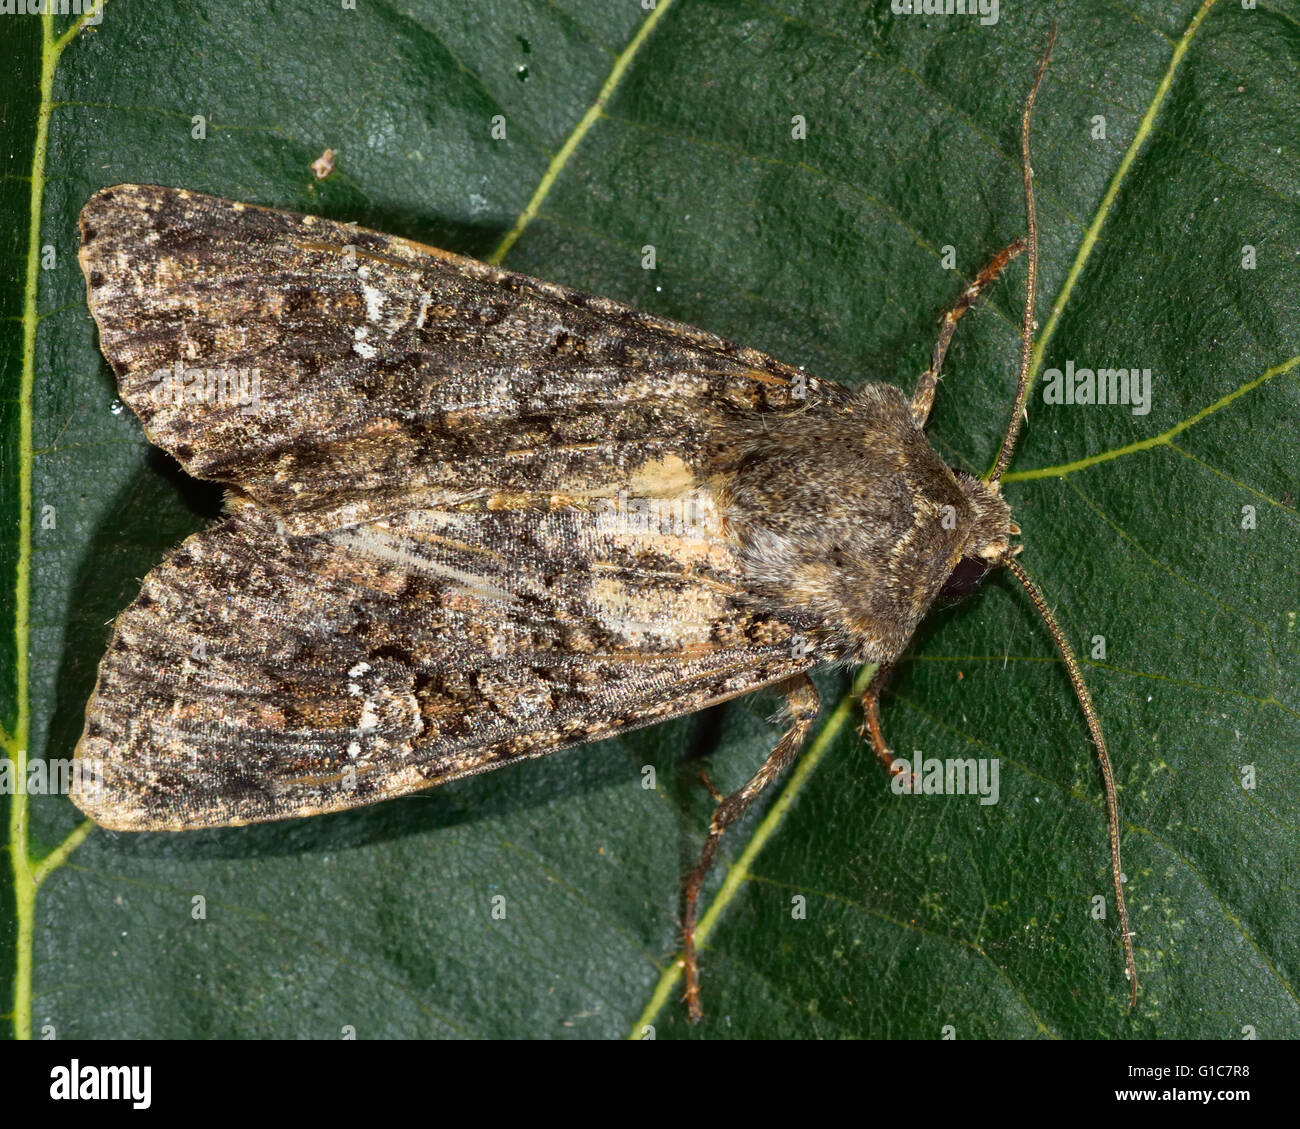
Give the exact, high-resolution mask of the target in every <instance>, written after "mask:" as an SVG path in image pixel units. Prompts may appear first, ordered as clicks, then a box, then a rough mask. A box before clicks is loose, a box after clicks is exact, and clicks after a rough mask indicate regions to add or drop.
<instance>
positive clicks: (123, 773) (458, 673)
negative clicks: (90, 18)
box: [72, 46, 1136, 1019]
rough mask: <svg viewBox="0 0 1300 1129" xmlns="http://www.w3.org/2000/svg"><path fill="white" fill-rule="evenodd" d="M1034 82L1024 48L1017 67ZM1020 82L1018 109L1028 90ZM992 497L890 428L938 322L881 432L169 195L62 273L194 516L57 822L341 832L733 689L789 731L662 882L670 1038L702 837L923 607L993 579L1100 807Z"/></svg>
mask: <svg viewBox="0 0 1300 1129" xmlns="http://www.w3.org/2000/svg"><path fill="white" fill-rule="evenodd" d="M1049 51H1050V46H1049ZM1046 60H1047V55H1044V58H1043V62H1042V64H1040V67H1039V71H1038V75H1037V77H1036V79H1035V83H1034V91H1036V90H1037V87H1038V82H1039V81H1041V78H1042V74H1043V69H1044V68H1045V66H1046ZM1032 104H1033V94H1032V93H1031V95H1030V99H1029V101H1028V103H1027V105H1026V110H1025V115H1024V118H1023V123H1022V152H1023V155H1024V164H1025V169H1026V172H1025V183H1026V205H1027V208H1028V209H1029V213H1030V222H1029V238H1028V241H1027V244H1026V245H1025V246H1027V249H1028V252H1029V261H1030V267H1031V269H1030V279H1031V282H1030V286H1029V293H1028V298H1027V302H1026V314H1025V322H1024V328H1023V330H1022V349H1021V370H1020V385H1019V390H1018V395H1017V406H1016V409H1015V411H1014V412H1013V422H1012V425H1011V426H1010V427H1009V428H1008V436H1007V439H1006V440H1005V441H1004V444H1003V455H1004V456H1005V457H1000V458H999V462H998V465H997V467H996V468H995V473H994V474H993V475H991V476H990V479H989V480H988V481H981V480H979V479H976V478H974V477H973V476H971V475H968V474H965V473H964V472H960V471H954V470H952V469H951V468H949V467H948V466H946V465H945V464H944V462H943V461H942V460H941V459H940V458H939V457H938V456H937V455H936V454H935V452H934V450H933V449H932V448H931V447H930V445H929V443H928V441H927V440H926V438H925V436H924V433H923V431H922V425H923V424H924V423H925V421H926V419H927V418H928V416H929V412H930V407H931V404H932V403H933V399H934V394H935V389H936V388H937V383H938V377H939V370H940V367H941V365H942V362H943V358H944V352H945V351H946V349H947V344H948V341H949V340H950V339H951V336H952V332H953V330H954V328H955V326H956V323H957V321H958V320H959V319H960V317H961V316H962V314H963V313H964V312H965V310H966V309H967V308H969V306H970V305H971V303H972V302H974V301H975V299H976V298H977V297H978V295H979V293H980V292H981V291H982V290H983V289H984V288H986V287H987V286H989V285H991V284H992V282H993V281H994V279H996V277H997V276H998V275H999V273H1000V272H1001V271H1002V270H1003V268H1004V267H1005V266H1006V265H1007V264H1008V263H1009V262H1010V261H1011V260H1012V259H1013V258H1014V257H1015V256H1016V255H1017V254H1019V253H1020V251H1021V249H1022V244H1021V243H1020V242H1019V241H1017V242H1016V243H1013V244H1012V245H1011V246H1009V247H1008V248H1006V249H1005V250H1004V251H1003V252H1002V253H1001V254H1000V255H999V256H997V257H996V258H995V259H994V261H993V262H992V263H991V264H990V265H989V267H987V268H986V269H985V270H984V271H982V272H981V273H980V274H979V275H977V276H976V278H975V280H974V281H973V282H972V283H971V285H970V286H969V287H968V288H967V290H966V291H965V293H964V294H963V295H962V296H961V297H960V298H959V300H958V302H957V303H956V304H955V305H954V307H953V308H952V310H950V311H949V312H948V313H947V314H945V316H944V319H943V323H942V326H941V328H940V334H939V341H938V343H937V344H936V347H935V351H934V354H933V357H932V359H931V364H930V368H929V369H927V371H926V373H925V374H923V376H922V377H921V379H920V380H919V381H918V385H917V389H916V391H915V393H914V395H913V397H912V398H911V400H909V399H908V398H907V397H906V396H905V395H904V394H903V393H902V392H901V391H900V390H899V389H897V388H895V387H893V386H891V385H886V384H867V385H865V386H863V387H862V388H860V389H858V390H856V391H853V390H850V389H848V388H845V387H843V386H841V385H839V384H836V383H833V382H831V381H826V380H822V379H819V378H817V377H814V376H809V375H808V374H806V373H804V372H803V371H801V370H799V369H795V368H793V367H791V366H789V365H784V364H782V363H781V362H779V361H776V360H773V359H772V358H771V357H768V356H766V355H764V354H762V353H759V352H757V351H756V350H753V349H748V348H745V347H743V346H740V345H736V344H734V343H732V342H729V341H725V340H723V339H721V338H718V337H715V336H714V335H712V334H710V333H706V332H704V331H701V330H698V329H693V328H691V327H689V326H685V325H681V324H679V323H675V322H670V321H667V320H665V319H662V318H658V317H655V316H653V315H651V314H646V313H642V312H639V311H636V310H633V309H630V308H628V307H626V306H623V305H620V304H619V303H617V302H613V301H610V300H608V299H603V298H597V297H593V296H591V295H587V294H582V293H579V292H577V291H574V290H570V289H567V288H565V287H561V286H556V285H554V284H551V283H547V282H542V281H539V280H537V279H531V278H526V277H524V276H522V275H517V274H512V273H510V272H508V271H504V270H501V269H499V268H497V267H494V266H491V265H489V264H485V263H479V262H475V261H473V260H470V259H465V258H462V257H460V256H457V255H454V254H450V253H448V252H446V251H440V250H438V249H436V248H431V247H425V246H422V245H419V244H415V243H411V242H408V241H406V240H403V239H398V238H395V237H392V236H387V235H383V234H380V233H377V232H370V231H365V230H363V229H360V228H357V227H353V226H351V225H347V224H341V223H336V222H333V221H330V220H325V219H321V218H319V217H312V216H297V215H291V214H289V213H286V212H279V211H274V210H270V209H266V208H259V207H255V206H252V205H247V204H240V203H233V202H231V201H229V200H222V199H218V198H215V197H211V196H205V195H202V194H199V193H194V192H189V191H186V190H182V189H170V188H160V187H152V186H145V185H119V186H117V187H114V188H107V189H103V190H101V191H100V192H98V193H96V194H95V196H94V197H92V198H91V200H90V201H89V202H88V203H87V204H86V206H85V208H84V209H83V210H82V214H81V231H82V247H81V252H80V261H81V265H82V269H83V271H84V273H85V276H86V282H87V294H88V300H89V305H90V308H91V312H92V314H93V315H94V317H95V320H96V323H97V325H98V328H99V334H100V340H101V344H102V346H103V349H104V352H105V355H106V356H107V357H108V359H109V361H110V363H111V364H112V367H113V369H114V371H115V373H116V375H117V378H118V385H119V390H120V395H121V398H122V399H123V401H124V402H125V403H127V404H128V405H129V406H130V407H131V408H132V410H133V411H134V412H135V413H136V414H137V415H138V416H139V417H140V419H141V421H142V424H143V426H144V429H145V433H146V435H147V436H148V438H149V439H150V440H151V441H152V442H154V443H155V444H157V445H158V446H160V447H162V448H164V449H166V450H167V451H168V452H170V453H171V454H172V455H173V456H175V457H176V458H177V459H178V460H179V461H180V462H181V464H182V466H183V467H184V468H185V469H186V471H187V472H189V473H190V474H192V475H194V476H195V477H199V478H207V479H210V480H213V481H217V482H221V483H224V484H225V485H226V486H227V487H228V488H229V494H228V499H227V501H228V505H227V514H226V516H225V517H224V518H223V519H222V520H221V521H220V522H218V523H217V524H215V525H213V526H212V527H211V528H208V529H205V530H203V531H201V532H199V533H196V534H194V535H193V536H192V537H190V538H189V539H187V540H186V541H185V542H184V543H183V544H182V545H181V546H180V547H179V548H178V549H177V550H176V551H175V552H174V553H172V554H171V555H169V556H168V557H167V558H166V559H165V560H164V561H163V562H162V563H161V564H160V565H159V566H158V567H156V568H155V569H154V570H152V571H151V572H150V573H149V575H148V576H147V577H146V578H145V579H144V581H143V583H142V587H141V591H140V594H139V596H138V597H137V598H136V600H135V601H134V602H133V603H132V604H131V605H130V606H129V607H128V608H127V609H126V610H125V611H124V612H122V614H121V615H120V616H118V618H117V620H116V621H115V623H114V626H113V631H112V638H111V640H110V643H109V647H108V651H107V654H106V655H105V657H104V660H103V661H102V663H101V664H100V668H99V672H98V677H97V679H96V685H95V690H94V693H93V695H92V697H91V700H90V702H89V704H88V705H87V709H86V725H85V729H84V731H83V733H82V737H81V740H80V741H79V742H78V746H77V756H78V758H79V759H80V761H81V763H82V765H83V767H84V766H86V765H91V766H95V767H96V768H97V770H98V771H97V772H78V773H77V774H76V775H75V776H74V784H73V791H72V796H73V799H74V801H75V802H76V803H77V804H78V805H79V806H80V807H81V808H82V809H83V810H84V811H86V812H87V814H89V815H91V816H92V817H93V818H94V819H96V820H97V821H98V822H100V823H101V824H102V825H104V826H106V827H109V828H113V829H119V830H185V829H189V828H196V827H213V826H235V825H239V824H244V823H252V822H262V821H268V820H277V819H288V818H293V817H298V816H306V815H315V814H319V813H322V812H330V811H343V810H348V809H352V808H357V807H361V806H363V805H366V804H370V803H374V802H376V801H379V800H383V799H387V798H391V797H395V796H402V795H407V794H409V793H412V792H414V791H417V790H419V789H421V788H427V787H430V786H433V785H437V784H441V783H444V782H446V781H450V780H456V779H459V778H462V777H466V776H472V775H474V774H476V773H480V772H485V771H488V770H490V769H494V768H497V767H500V766H501V765H504V764H508V763H513V762H514V761H518V760H522V759H526V758H529V757H538V756H544V755H547V754H549V753H552V752H555V751H558V750H560V749H565V748H569V747H571V746H574V745H580V744H584V743H587V742H591V741H596V740H599V739H601V738H605V737H611V736H614V735H617V734H620V733H623V732H626V731H627V730H628V729H631V728H635V727H637V726H641V725H649V724H653V723H655V722H658V721H662V720H666V719H668V718H671V717H676V716H680V715H682V714H685V713H690V712H694V711H696V710H699V709H702V708H705V707H707V706H709V705H712V704H715V703H718V702H723V701H727V700H729V699H731V698H734V697H737V696H738V695H741V694H746V693H749V692H751V691H753V690H757V689H760V688H763V687H775V688H777V689H779V690H780V691H781V692H782V693H783V694H784V696H785V699H786V703H787V716H788V728H787V730H786V732H785V733H784V735H783V736H782V737H781V739H780V740H779V741H778V742H777V743H776V745H775V747H774V748H773V750H772V752H771V754H770V755H769V756H768V758H767V759H766V760H765V761H764V762H763V765H762V766H761V767H760V768H759V770H758V771H757V772H756V773H755V774H754V775H753V777H752V778H751V779H750V780H749V781H748V782H747V783H746V784H745V785H744V787H742V788H741V789H739V790H738V791H736V792H734V793H732V794H731V795H729V796H725V797H723V796H721V795H719V794H718V793H717V790H716V789H714V788H712V787H711V786H710V791H711V794H713V795H714V796H715V799H717V801H718V803H717V807H716V810H715V811H714V814H713V817H712V820H711V821H710V825H709V830H708V833H707V836H706V838H705V842H704V845H703V848H702V850H701V853H700V857H699V860H698V862H697V863H696V865H695V867H694V868H693V869H692V870H691V872H690V874H689V875H688V877H687V879H686V882H685V887H684V914H683V923H682V924H683V958H682V960H683V966H684V969H685V979H686V995H687V1000H688V1009H689V1012H690V1016H691V1018H692V1019H698V1018H699V1016H700V1014H701V1004H700V992H699V983H700V981H699V968H698V961H697V953H696V927H697V915H698V910H699V897H700V891H701V888H702V885H703V882H704V879H705V876H706V875H707V874H708V872H709V869H710V867H711V865H712V863H713V861H714V858H715V856H716V853H717V850H718V845H719V842H720V840H721V837H722V835H723V834H724V833H725V831H726V829H727V827H728V826H730V825H731V824H733V823H734V822H735V821H736V820H737V819H739V818H740V816H741V815H743V814H744V812H745V811H746V810H747V809H748V808H749V807H750V806H751V805H752V803H753V802H754V800H755V799H756V798H757V797H758V796H759V795H760V794H761V793H762V791H763V790H764V788H765V787H766V786H767V785H768V784H769V783H771V781H772V780H774V779H775V778H776V777H778V776H779V775H780V774H781V773H782V771H783V770H784V769H785V768H786V767H787V766H788V765H789V764H790V763H791V762H792V761H793V760H794V759H795V758H796V757H797V755H798V751H799V748H800V747H801V745H802V744H803V741H804V739H805V737H806V735H807V733H808V730H809V728H810V727H811V725H812V723H813V721H814V719H815V718H816V716H817V709H818V700H817V692H816V689H815V688H814V686H813V683H812V682H811V680H810V679H809V678H808V674H807V672H808V671H809V670H811V669H812V668H814V667H817V666H819V665H822V664H826V663H834V664H839V665H854V664H858V663H862V662H867V663H873V664H876V666H877V667H878V671H877V674H878V678H876V679H873V680H872V682H871V683H870V684H869V685H868V687H867V690H866V692H865V694H864V695H863V706H864V713H865V718H866V728H867V732H868V734H869V736H870V738H871V743H872V745H873V747H874V748H875V750H876V753H877V755H878V756H879V758H880V759H881V761H882V763H883V764H885V765H886V766H888V767H890V768H891V771H892V770H893V767H894V766H893V762H892V759H891V754H890V752H889V749H888V746H887V744H886V742H885V738H884V734H883V732H882V730H881V726H880V720H879V709H878V699H879V692H880V685H881V683H882V682H883V680H884V678H885V677H886V676H887V672H888V670H889V668H890V667H891V665H892V664H894V663H895V662H896V661H897V660H898V658H899V657H900V655H901V654H902V653H903V650H904V648H905V647H906V646H907V643H908V641H909V639H910V638H911V636H912V634H913V632H914V630H915V628H916V626H917V624H918V623H919V622H920V620H921V618H922V616H923V615H924V614H925V612H926V610H927V609H928V608H929V606H930V604H931V603H932V602H933V600H934V599H935V598H936V597H937V596H938V595H939V594H940V593H941V591H943V590H944V589H945V586H947V585H948V584H949V583H950V582H953V581H955V580H956V579H958V578H959V577H961V576H964V575H965V574H966V573H967V572H969V571H970V570H972V569H973V570H974V571H975V572H977V573H980V572H983V571H984V570H987V569H988V568H991V567H994V566H996V565H999V564H1005V565H1007V566H1008V568H1009V569H1010V570H1011V571H1012V573H1013V574H1014V575H1015V576H1016V577H1017V579H1018V580H1020V582H1021V583H1022V585H1024V587H1025V591H1026V592H1027V593H1028V594H1029V598H1030V600H1031V602H1033V603H1034V605H1035V607H1036V608H1037V609H1038V610H1039V611H1040V613H1042V614H1043V617H1044V619H1045V621H1046V622H1047V623H1048V626H1049V629H1050V630H1051V631H1052V634H1053V638H1054V639H1055V641H1056V643H1057V646H1058V648H1059V649H1060V651H1061V654H1062V657H1063V660H1064V662H1065V664H1066V667H1067V669H1068V671H1069V673H1070V677H1071V679H1072V681H1073V682H1074V684H1075V690H1076V693H1077V694H1078V696H1079V699H1080V702H1081V703H1082V705H1083V709H1084V713H1085V716H1086V717H1087V720H1088V724H1089V728H1090V731H1091V733H1092V736H1093V739H1094V742H1095V743H1096V744H1097V747H1098V753H1099V756H1100V757H1101V762H1102V766H1103V777H1104V780H1105V782H1106V795H1107V804H1108V809H1109V816H1110V842H1111V851H1112V863H1113V870H1114V871H1115V880H1116V895H1117V898H1119V902H1120V920H1121V928H1122V931H1123V934H1124V944H1125V951H1126V959H1127V964H1128V968H1129V972H1130V975H1131V976H1132V979H1133V985H1134V989H1133V990H1134V992H1135V991H1136V975H1135V973H1134V965H1133V959H1132V948H1131V942H1130V940H1129V930H1128V919H1127V912H1126V910H1125V908H1124V905H1123V894H1122V891H1121V889H1120V886H1119V836H1118V818H1117V815H1116V799H1115V790H1114V782H1113V776H1112V773H1111V771H1110V765H1109V760H1108V758H1107V755H1106V750H1105V745H1104V742H1103V739H1102V736H1101V730H1100V726H1099V723H1098V722H1097V719H1096V714H1095V711H1094V710H1093V709H1092V706H1091V701H1090V699H1089V698H1088V696H1087V690H1086V687H1084V686H1083V684H1082V679H1081V677H1080V675H1079V670H1078V664H1077V662H1075V660H1074V657H1073V655H1072V653H1071V652H1070V650H1069V647H1068V644H1067V643H1066V642H1065V640H1064V637H1063V636H1062V635H1061V633H1060V630H1059V628H1058V627H1057V626H1056V625H1055V622H1054V620H1053V619H1052V618H1051V615H1050V612H1049V611H1048V610H1047V608H1046V605H1045V604H1044V603H1043V601H1042V597H1041V594H1040V593H1038V591H1037V588H1036V587H1035V586H1034V585H1033V583H1032V581H1030V580H1029V578H1028V576H1027V575H1025V574H1024V571H1023V569H1021V568H1020V567H1019V565H1018V564H1017V562H1016V561H1015V559H1014V557H1015V554H1016V553H1017V552H1018V551H1019V547H1018V546H1016V547H1013V546H1012V545H1011V542H1010V538H1011V537H1012V536H1014V535H1016V534H1018V533H1019V532H1020V531H1019V528H1018V527H1017V526H1016V524H1015V523H1014V522H1013V521H1012V520H1011V516H1010V510H1009V508H1008V506H1007V504H1006V503H1005V502H1004V501H1003V500H1002V497H1001V494H1000V490H999V486H998V480H999V477H1000V475H1001V471H1002V469H1003V467H1004V466H1005V462H1006V459H1008V458H1009V457H1010V450H1011V449H1012V448H1013V447H1014V438H1015V433H1016V431H1017V428H1018V424H1017V423H1016V420H1017V419H1018V417H1019V416H1020V414H1021V411H1022V409H1023V400H1024V393H1025V390H1026V386H1027V379H1028V373H1029V358H1030V355H1031V351H1032V341H1031V340H1030V339H1029V338H1030V336H1031V334H1032V321H1033V309H1032V307H1033V279H1034V278H1035V276H1036V263H1037V244H1036V225H1035V221H1034V217H1033V195H1032V177H1031V174H1030V173H1029V164H1028V125H1029V116H1030V115H1029V111H1030V109H1031V108H1032Z"/></svg>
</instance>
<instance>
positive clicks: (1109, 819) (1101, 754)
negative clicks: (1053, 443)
mask: <svg viewBox="0 0 1300 1129" xmlns="http://www.w3.org/2000/svg"><path fill="white" fill-rule="evenodd" d="M1001 563H1002V564H1004V565H1005V566H1006V567H1007V568H1008V569H1009V570H1010V572H1011V575H1012V576H1014V577H1015V578H1016V579H1017V580H1018V581H1019V582H1020V586H1021V587H1022V588H1023V589H1024V590H1025V595H1027V596H1028V597H1029V599H1030V602H1032V603H1033V605H1034V607H1035V609H1036V610H1037V611H1038V614H1039V615H1040V616H1042V619H1043V622H1044V623H1045V624H1046V625H1047V630H1048V631H1049V632H1050V633H1051V636H1052V641H1053V642H1054V643H1055V644H1056V649H1057V650H1058V651H1060V652H1061V658H1062V659H1063V660H1064V662H1065V669H1066V671H1067V672H1068V673H1069V675H1070V682H1071V684H1072V685H1073V686H1074V696H1075V697H1076V698H1078V699H1079V707H1080V709H1082V710H1083V716H1084V717H1085V718H1086V719H1087V722H1088V732H1089V733H1090V734H1091V735H1092V743H1093V744H1094V745H1096V746H1097V760H1098V761H1099V762H1100V764H1101V778H1102V781H1103V783H1104V785H1105V788H1106V824H1107V830H1108V831H1109V833H1110V873H1111V878H1112V879H1113V880H1114V883H1115V905H1116V907H1117V908H1118V910H1119V928H1120V936H1121V937H1122V938H1123V941H1124V966H1125V969H1126V971H1127V973H1128V981H1129V1001H1128V1006H1129V1007H1132V1006H1133V1005H1134V1004H1136V1003H1137V993H1138V979H1137V965H1136V963H1135V962H1134V960H1133V934H1132V933H1131V932H1130V931H1129V927H1128V907H1127V906H1126V905H1125V902H1124V878H1123V871H1122V870H1121V869H1120V863H1119V800H1118V798H1117V796H1116V793H1115V774H1114V772H1113V771H1112V770H1111V767H1110V754H1109V753H1108V752H1107V751H1106V738H1105V737H1103V736H1102V733H1101V721H1100V720H1099V719H1098V717H1097V711H1096V710H1095V709H1094V708H1093V705H1092V695H1091V694H1089V693H1088V686H1087V683H1085V682H1084V680H1083V674H1082V672H1081V671H1080V670H1079V663H1078V660H1077V659H1076V658H1075V657H1074V651H1072V650H1071V649H1070V644H1069V643H1068V642H1067V641H1066V638H1065V635H1064V634H1063V633H1062V632H1061V628H1060V626H1059V625H1058V624H1057V622H1056V617H1055V616H1053V615H1052V613H1051V610H1050V609H1049V608H1048V606H1047V601H1046V600H1045V599H1043V593H1042V592H1041V591H1040V590H1039V588H1038V585H1036V584H1035V583H1034V582H1033V581H1032V580H1030V579H1029V574H1028V573H1027V572H1025V570H1024V569H1023V568H1021V567H1020V563H1019V562H1018V561H1017V560H1016V558H1015V557H1014V556H1010V555H1008V556H1006V557H1003V558H1002V562H1001Z"/></svg>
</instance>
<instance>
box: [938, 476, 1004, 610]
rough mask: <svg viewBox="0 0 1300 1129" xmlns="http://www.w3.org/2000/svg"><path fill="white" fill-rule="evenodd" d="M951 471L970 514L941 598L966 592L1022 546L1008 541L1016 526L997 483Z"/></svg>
mask: <svg viewBox="0 0 1300 1129" xmlns="http://www.w3.org/2000/svg"><path fill="white" fill-rule="evenodd" d="M953 475H954V476H955V477H956V479H957V484H958V486H960V487H961V491H962V493H963V494H964V495H965V496H966V500H967V501H968V502H969V503H970V507H971V513H972V517H971V520H970V525H969V527H968V529H969V533H968V536H967V539H966V544H965V545H964V546H963V547H962V552H961V559H960V560H958V562H957V563H956V565H955V566H954V567H953V570H952V572H951V573H950V574H949V575H948V579H947V580H946V581H944V585H943V587H942V588H941V589H940V590H939V597H938V598H939V599H940V600H943V601H948V600H959V599H961V598H962V597H964V596H969V595H970V594H971V592H973V591H974V590H975V588H976V586H977V585H978V584H979V582H980V581H981V580H982V579H983V578H984V574H985V573H987V572H988V571H989V569H991V568H994V567H995V566H997V565H1000V564H1001V563H1002V562H1003V560H1004V559H1005V558H1006V557H1007V556H1008V554H1009V555H1011V556H1015V555H1016V554H1017V553H1019V552H1020V550H1021V549H1022V548H1024V546H1023V545H1012V544H1011V538H1012V537H1014V536H1015V535H1016V534H1018V533H1019V532H1020V526H1018V525H1017V524H1016V523H1015V522H1014V521H1012V520H1011V507H1010V506H1008V505H1007V503H1006V502H1005V501H1004V500H1003V498H1002V491H1001V488H1000V487H999V486H998V484H997V483H996V482H983V481H981V480H980V479H978V478H974V477H972V476H971V475H969V474H967V473H966V472H965V471H961V470H957V469H955V468H954V469H953Z"/></svg>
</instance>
